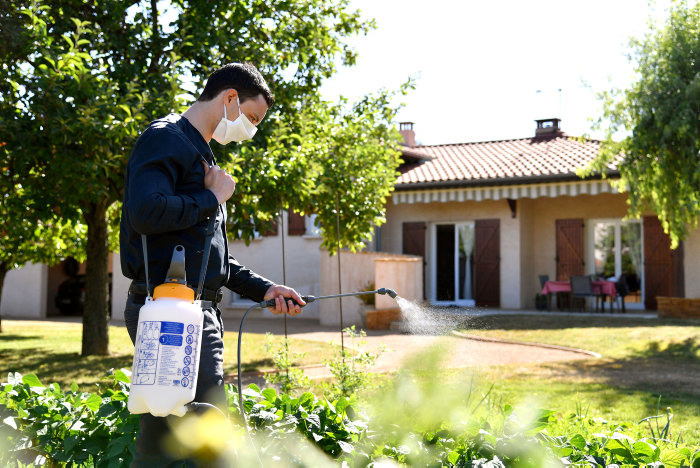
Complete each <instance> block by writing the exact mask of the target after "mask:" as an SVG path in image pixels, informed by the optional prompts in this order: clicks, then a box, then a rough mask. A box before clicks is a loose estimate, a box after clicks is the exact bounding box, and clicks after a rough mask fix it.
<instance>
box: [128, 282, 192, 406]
mask: <svg viewBox="0 0 700 468" xmlns="http://www.w3.org/2000/svg"><path fill="white" fill-rule="evenodd" d="M203 318H204V315H203V313H202V308H201V305H200V302H199V301H195V300H194V291H193V290H192V289H190V288H189V287H187V286H186V285H184V284H177V283H164V284H161V285H159V286H157V287H156V288H155V291H154V292H153V299H150V298H148V299H146V303H145V304H144V305H143V307H141V311H140V312H139V323H138V329H137V331H136V342H135V343H134V364H133V367H132V371H131V390H130V392H129V404H128V407H129V411H130V412H131V413H134V414H139V413H151V414H152V415H154V416H160V417H163V416H168V415H169V414H174V415H176V416H183V415H184V414H185V412H186V408H185V405H186V404H187V403H190V402H191V401H193V400H194V395H195V391H196V390H197V373H198V370H199V353H200V350H201V346H202V321H203Z"/></svg>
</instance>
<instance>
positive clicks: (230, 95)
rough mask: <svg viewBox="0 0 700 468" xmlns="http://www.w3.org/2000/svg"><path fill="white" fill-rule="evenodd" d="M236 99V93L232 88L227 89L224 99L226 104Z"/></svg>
mask: <svg viewBox="0 0 700 468" xmlns="http://www.w3.org/2000/svg"><path fill="white" fill-rule="evenodd" d="M236 97H238V91H236V90H235V89H233V88H229V89H227V90H226V96H225V98H224V99H225V102H226V104H231V103H232V102H233V101H235V100H236Z"/></svg>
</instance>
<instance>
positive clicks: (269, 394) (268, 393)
mask: <svg viewBox="0 0 700 468" xmlns="http://www.w3.org/2000/svg"><path fill="white" fill-rule="evenodd" d="M261 393H262V396H263V397H264V398H265V399H266V400H267V401H269V402H270V403H274V402H275V400H277V392H276V391H275V389H274V388H266V389H265V390H263V391H262V392H261Z"/></svg>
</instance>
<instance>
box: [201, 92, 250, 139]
mask: <svg viewBox="0 0 700 468" xmlns="http://www.w3.org/2000/svg"><path fill="white" fill-rule="evenodd" d="M236 104H238V118H237V119H236V120H234V121H231V120H229V119H227V115H226V104H224V116H223V117H222V118H221V121H220V122H219V125H217V126H216V129H215V130H214V134H213V135H212V136H211V137H212V138H213V139H214V141H216V142H217V143H220V144H222V145H225V144H227V143H230V142H232V141H243V140H250V139H251V138H253V135H255V132H257V131H258V129H257V127H256V126H255V125H253V124H252V123H250V120H248V117H246V116H245V114H243V113H242V112H241V105H240V104H239V102H238V96H236Z"/></svg>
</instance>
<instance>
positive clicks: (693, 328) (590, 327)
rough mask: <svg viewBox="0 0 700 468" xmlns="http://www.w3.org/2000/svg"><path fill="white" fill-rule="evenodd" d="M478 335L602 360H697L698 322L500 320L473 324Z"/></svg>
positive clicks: (536, 317) (470, 330)
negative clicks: (584, 352) (582, 352)
mask: <svg viewBox="0 0 700 468" xmlns="http://www.w3.org/2000/svg"><path fill="white" fill-rule="evenodd" d="M462 331H464V332H465V333H471V334H474V335H479V336H486V337H496V338H504V339H509V340H516V341H525V342H534V343H548V344H555V345H561V346H569V347H574V348H582V349H587V350H589V351H595V352H597V353H600V354H602V355H603V356H604V357H606V358H615V359H623V358H630V357H633V356H642V357H652V356H662V357H663V356H666V357H669V358H681V359H690V360H698V359H700V322H698V321H682V320H665V319H636V318H625V317H620V316H600V317H595V316H593V317H591V316H587V317H576V316H561V315H547V314H542V315H508V316H504V315H500V316H486V317H477V318H474V319H472V320H471V321H470V322H469V323H468V324H467V329H465V330H462Z"/></svg>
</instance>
